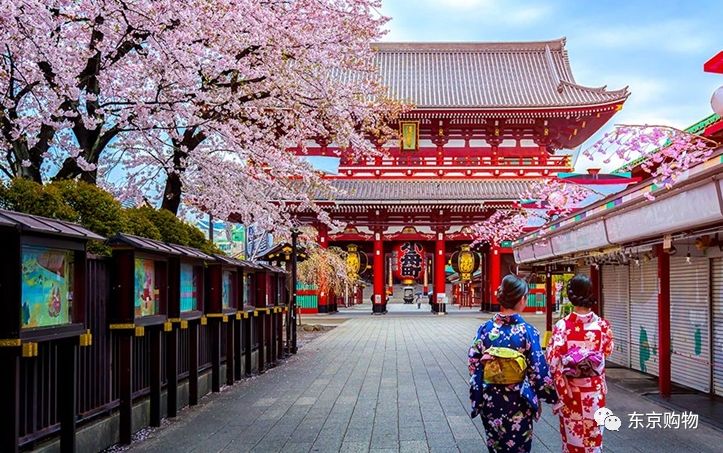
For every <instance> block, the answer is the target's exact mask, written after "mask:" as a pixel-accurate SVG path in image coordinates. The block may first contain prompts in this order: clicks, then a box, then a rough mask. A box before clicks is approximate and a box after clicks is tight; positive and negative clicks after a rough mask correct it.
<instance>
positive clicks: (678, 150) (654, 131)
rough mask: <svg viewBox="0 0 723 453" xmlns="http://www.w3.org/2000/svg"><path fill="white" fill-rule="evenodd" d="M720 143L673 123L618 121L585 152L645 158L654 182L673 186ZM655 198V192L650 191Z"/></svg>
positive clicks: (597, 155) (592, 155) (606, 156)
mask: <svg viewBox="0 0 723 453" xmlns="http://www.w3.org/2000/svg"><path fill="white" fill-rule="evenodd" d="M719 145H720V144H719V143H717V142H715V141H713V140H710V139H708V138H706V137H703V136H700V135H695V134H690V133H688V132H685V131H681V130H679V129H676V128H674V127H670V126H654V125H653V126H651V125H617V126H616V127H615V128H614V129H613V130H612V131H610V132H608V133H606V134H605V135H604V136H603V137H602V138H601V139H600V140H598V141H597V142H596V143H595V144H593V145H592V146H591V147H590V148H588V149H586V150H585V151H583V155H584V156H586V157H588V158H590V160H593V159H595V158H603V163H605V164H608V163H610V162H611V160H612V158H613V157H617V158H619V159H621V160H623V161H625V162H631V161H634V160H635V161H637V160H638V159H639V158H643V160H642V163H640V167H641V168H642V169H643V171H645V172H647V173H649V174H650V175H651V176H652V177H653V183H654V184H657V185H661V186H664V187H665V188H670V187H671V186H672V185H673V184H674V183H675V182H676V181H677V180H678V178H679V177H680V176H681V175H682V174H683V173H685V172H686V171H687V170H688V169H689V168H691V167H693V166H695V165H698V164H700V163H702V162H705V161H706V160H707V159H708V158H709V157H710V156H711V155H712V154H713V151H714V148H715V147H717V146H719ZM646 197H648V198H649V199H654V196H653V195H652V194H646Z"/></svg>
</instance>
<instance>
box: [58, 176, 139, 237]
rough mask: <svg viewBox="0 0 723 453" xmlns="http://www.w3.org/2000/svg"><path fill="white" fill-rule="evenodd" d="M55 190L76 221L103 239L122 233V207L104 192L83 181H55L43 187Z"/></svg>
mask: <svg viewBox="0 0 723 453" xmlns="http://www.w3.org/2000/svg"><path fill="white" fill-rule="evenodd" d="M45 189H46V190H57V192H58V193H60V195H61V197H62V199H63V200H64V201H65V203H66V204H67V205H68V206H70V207H71V208H72V209H73V210H74V211H75V212H76V213H77V217H76V219H75V220H76V221H77V222H78V223H80V224H81V225H83V226H84V227H86V228H88V229H89V230H91V231H93V232H95V233H97V234H100V235H101V236H103V237H107V238H108V237H112V236H115V235H116V234H118V233H120V232H121V231H124V229H125V227H126V225H125V221H124V220H125V219H124V218H123V214H122V212H123V207H122V206H121V204H120V203H119V202H118V200H116V199H115V198H113V195H111V194H109V193H108V192H106V191H105V190H103V189H101V188H100V187H98V186H95V185H93V184H89V183H87V182H83V181H70V180H64V181H56V182H53V183H52V184H49V185H46V186H45Z"/></svg>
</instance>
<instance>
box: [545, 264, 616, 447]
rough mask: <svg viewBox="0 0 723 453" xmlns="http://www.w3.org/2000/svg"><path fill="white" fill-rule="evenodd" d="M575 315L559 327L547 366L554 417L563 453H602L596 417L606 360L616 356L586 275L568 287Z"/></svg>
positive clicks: (601, 402)
mask: <svg viewBox="0 0 723 453" xmlns="http://www.w3.org/2000/svg"><path fill="white" fill-rule="evenodd" d="M567 296H568V298H569V299H570V302H571V303H572V305H573V306H574V309H573V311H572V313H570V314H569V315H568V316H566V317H565V318H563V319H561V320H560V321H558V322H557V324H555V327H554V329H553V331H552V339H551V340H550V344H549V345H548V348H547V361H548V363H549V364H550V371H551V374H552V377H553V380H554V382H555V388H556V389H557V394H558V396H559V403H558V404H557V405H556V406H555V408H554V409H553V411H554V412H555V413H557V414H558V415H559V417H560V434H561V435H562V451H563V452H568V453H595V452H600V451H602V427H600V426H598V424H597V422H596V421H595V418H594V417H595V411H597V410H598V409H599V408H601V407H605V395H606V394H607V385H606V384H605V358H606V357H608V356H609V355H610V354H611V353H612V351H613V335H612V330H611V329H610V324H609V323H608V322H607V321H606V320H604V319H603V318H601V317H600V316H598V315H597V314H595V313H594V312H593V311H592V310H591V308H590V307H592V305H593V302H594V299H593V297H592V284H591V283H590V279H589V278H588V277H586V276H584V275H576V276H575V277H574V278H573V279H572V280H570V282H569V283H568V288H567Z"/></svg>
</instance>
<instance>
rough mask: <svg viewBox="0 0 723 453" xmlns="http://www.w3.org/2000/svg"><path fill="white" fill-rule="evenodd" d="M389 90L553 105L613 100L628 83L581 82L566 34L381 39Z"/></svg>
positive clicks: (450, 99)
mask: <svg viewBox="0 0 723 453" xmlns="http://www.w3.org/2000/svg"><path fill="white" fill-rule="evenodd" d="M374 47H375V49H376V50H377V54H376V63H377V66H378V68H379V72H380V75H381V82H382V83H383V84H384V85H385V86H387V87H388V88H389V90H390V95H391V96H392V97H394V98H396V99H398V100H400V101H403V102H409V103H412V104H414V106H416V108H419V109H430V108H440V109H442V108H443V109H449V108H478V109H496V108H520V109H523V108H549V107H553V108H554V107H580V106H594V105H604V104H611V103H614V102H620V101H623V100H625V99H626V98H627V96H628V94H629V93H628V91H627V88H623V89H622V90H616V91H607V90H606V89H605V87H601V88H590V87H584V86H582V85H578V84H577V83H575V79H574V77H573V76H572V70H571V68H570V62H569V61H568V56H567V51H566V50H565V39H564V38H563V39H558V40H554V41H541V42H512V43H377V44H374Z"/></svg>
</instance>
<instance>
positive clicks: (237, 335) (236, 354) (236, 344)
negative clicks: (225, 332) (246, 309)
mask: <svg viewBox="0 0 723 453" xmlns="http://www.w3.org/2000/svg"><path fill="white" fill-rule="evenodd" d="M231 322H233V372H234V373H233V374H234V380H236V381H238V380H239V379H241V351H243V344H242V341H241V325H242V324H243V321H242V320H240V319H235V318H234V319H233V321H231Z"/></svg>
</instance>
